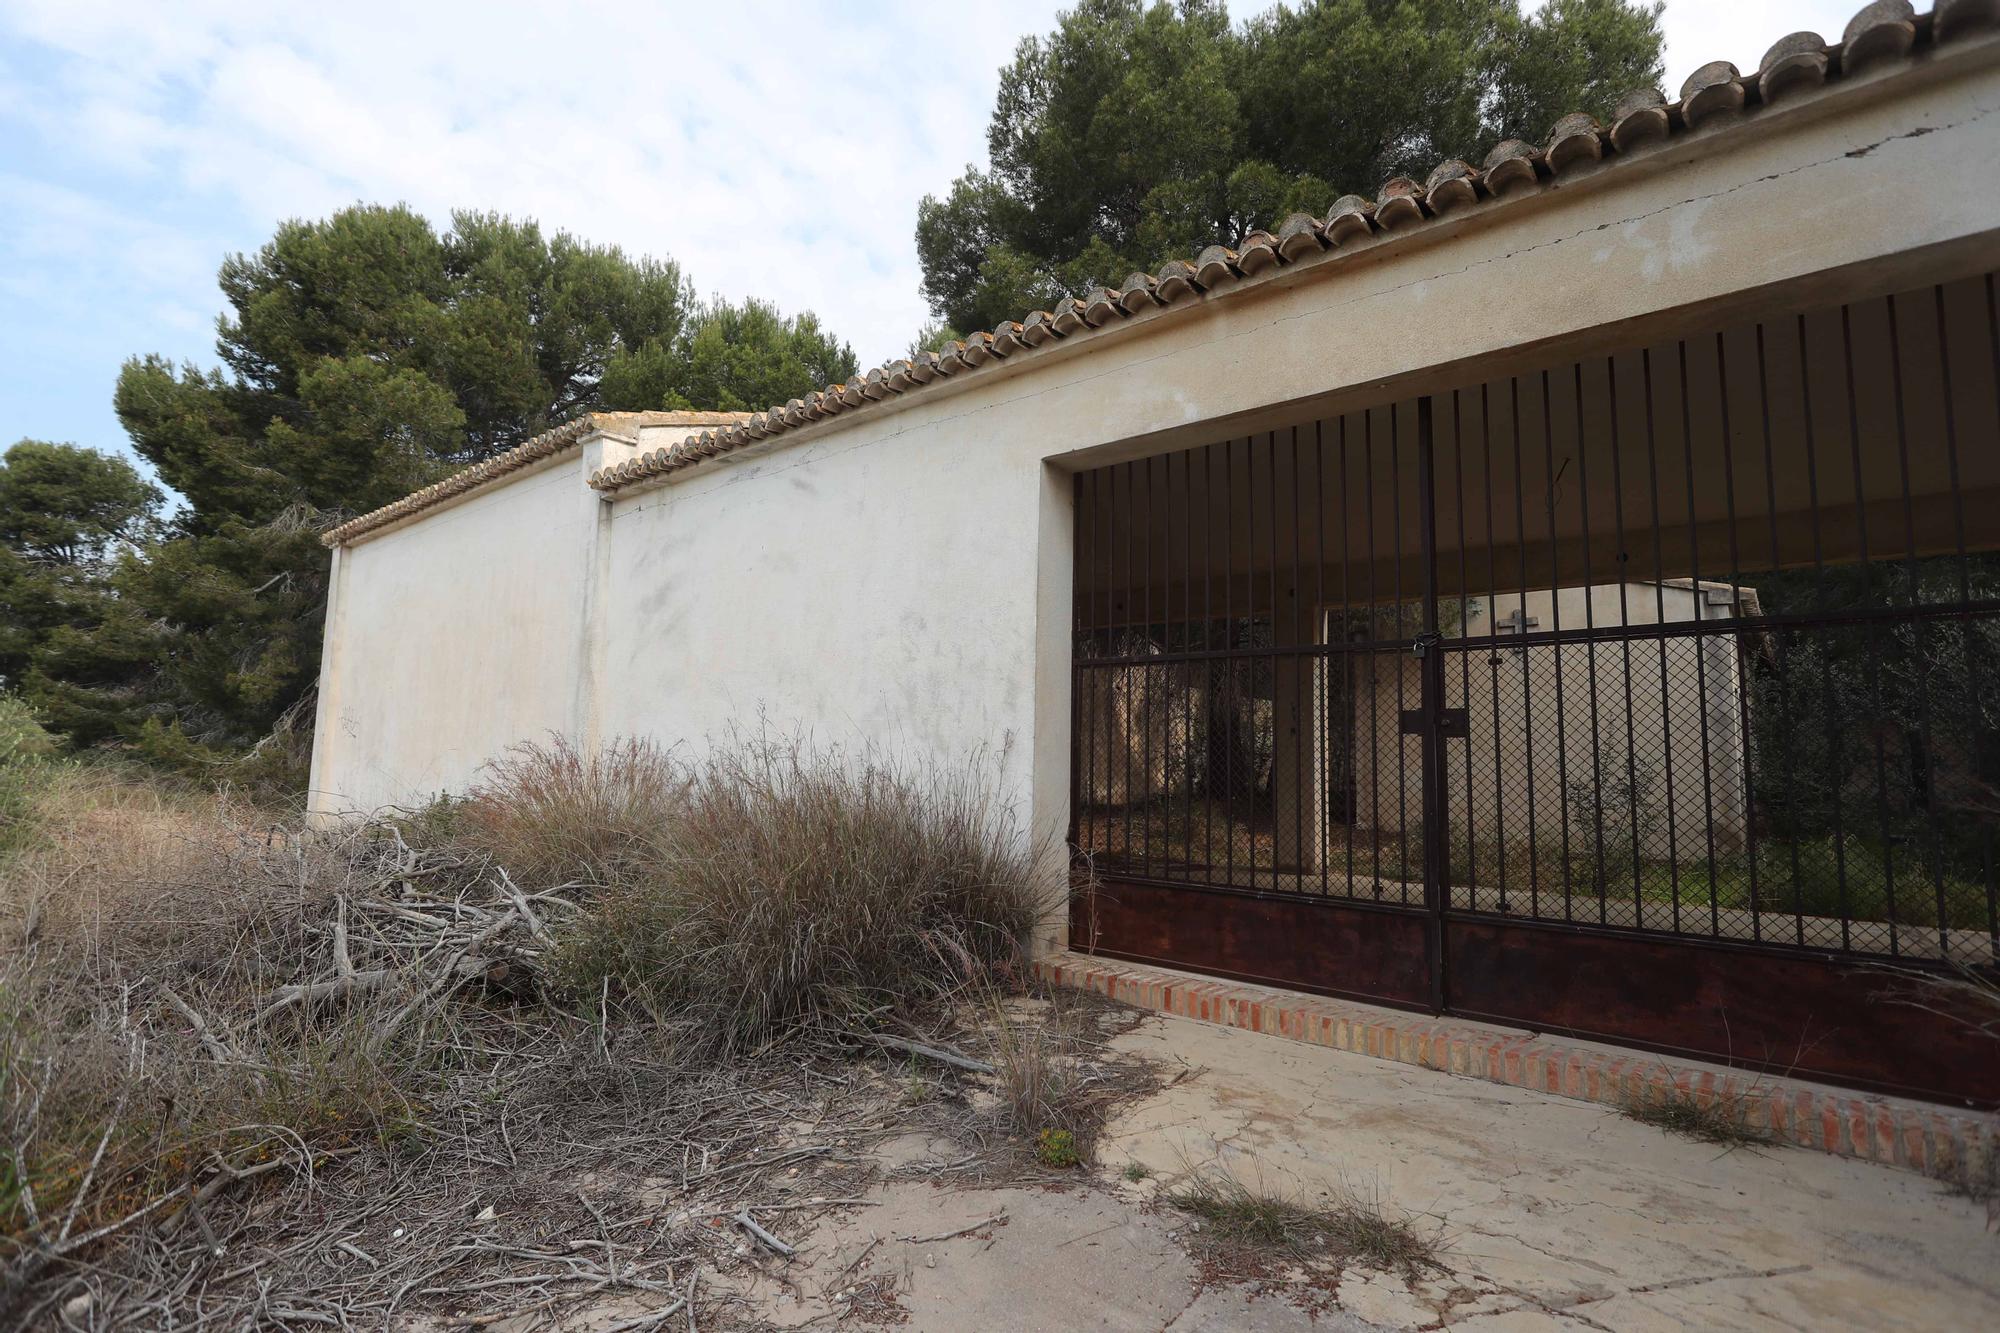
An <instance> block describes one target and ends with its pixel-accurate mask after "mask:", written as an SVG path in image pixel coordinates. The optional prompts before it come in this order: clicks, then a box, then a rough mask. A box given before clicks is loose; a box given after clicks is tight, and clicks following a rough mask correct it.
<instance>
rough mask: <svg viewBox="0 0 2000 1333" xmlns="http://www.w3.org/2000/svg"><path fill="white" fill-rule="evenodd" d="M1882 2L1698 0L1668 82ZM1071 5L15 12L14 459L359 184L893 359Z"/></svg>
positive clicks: (8, 212) (196, 347) (622, 2)
mask: <svg viewBox="0 0 2000 1333" xmlns="http://www.w3.org/2000/svg"><path fill="white" fill-rule="evenodd" d="M1859 4H1860V0H1669V3H1668V6H1667V13H1666V31H1667V76H1668V87H1669V89H1672V88H1673V87H1676V86H1678V84H1679V82H1680V80H1681V79H1682V78H1683V77H1685V76H1686V74H1687V73H1688V72H1689V71H1690V70H1692V69H1693V68H1694V67H1695V66H1697V65H1700V64H1702V63H1704V62H1706V61H1709V60H1713V59H1730V60H1734V61H1736V62H1737V64H1738V65H1740V66H1743V67H1745V68H1749V67H1752V66H1754V64H1755V62H1756V60H1757V58H1758V56H1759V55H1761V54H1762V52H1763V51H1764V49H1765V48H1766V47H1767V46H1768V45H1769V44H1770V43H1771V42H1772V41H1774V40H1775V39H1776V38H1778V37H1780V36H1782V35H1784V34H1785V33H1788V32H1791V31H1794V30H1796V29H1800V28H1811V29H1816V30H1818V31H1820V32H1823V33H1827V34H1829V35H1835V36H1837V35H1838V33H1839V30H1840V28H1841V27H1842V25H1843V24H1844V23H1845V22H1846V20H1847V18H1848V17H1849V15H1850V14H1851V12H1852V11H1853V10H1854V9H1855V8H1858V7H1859ZM1058 7H1059V5H1058V4H1057V3H1054V2H1052V0H1015V2H1014V3H1012V4H1006V5H973V4H946V3H939V0H916V2H915V3H892V2H889V0H877V2H876V3H867V2H866V0H863V2H861V3H854V4H822V5H817V6H810V5H808V4H807V3H805V0H790V2H789V3H784V2H779V3H765V2H764V0H726V2H725V3H722V4H715V3H705V4H699V5H697V4H693V3H665V4H661V3H653V4H643V3H636V2H635V0H597V2H594V3H587V4H586V3H574V2H572V3H558V4H550V3H546V0H538V2H537V3H534V4H516V3H508V2H506V0H487V2H486V3H481V4H476V5H475V4H455V3H453V4H447V3H441V2H439V0H415V3H411V2H410V0H403V2H402V3H397V4H377V3H373V2H372V0H343V2H342V3H334V4H316V5H311V6H307V5H297V4H286V3H272V2H271V0H256V2H255V3H222V2H221V0H175V2H174V3H172V4H160V3H157V0H147V2H145V3H140V2H138V0H131V2H129V3H123V4H111V3H94V2H93V0H0V446H4V444H5V443H7V442H10V441H12V440H13V439H16V438H20V437H25V436H33V437H37V438H44V439H57V440H74V441H75V442H77V443H79V444H87V445H92V446H95V447H98V448H111V449H117V448H122V447H123V446H124V438H123V434H122V432H121V431H120V430H119V428H118V423H117V420H116V418H115V417H114V416H113V415H112V412H111V405H110V399H111V388H112V383H113V380H114V379H115V377H116V375H117V371H118V366H119V364H120V362H121V361H123V360H124V358H125V357H127V356H129V355H132V354H134V353H140V352H159V353H163V354H165V355H167V356H170V357H174V358H176V359H192V360H195V361H197V362H200V363H202V364H211V363H212V362H213V359H214V357H213V337H214V321H215V317H216V314H217V313H218V311H219V309H220V307H221V297H220V295H219V294H218V292H217V290H216V287H215V270H216V266H217V264H218V263H219V262H220V260H221V259H222V257H223V255H225V254H227V253H229V252H232V251H239V250H253V249H255V248H256V247H257V246H258V245H259V244H261V243H262V242H263V241H264V240H265V239H267V238H268V237H269V235H270V233H271V231H272V229H273V227H274V226H275V224H276V223H277V222H279V221H280V220H282V219H284V218H289V217H317V216H321V215H324V214H326V213H328V212H330V211H331V210H333V209H336V208H339V207H340V206H342V205H344V204H347V203H351V202H353V201H355V200H368V201H379V202H395V201H398V200H400V201H404V202H407V203H409V204H411V205H412V206H414V207H416V208H418V209H420V210H421V211H423V212H424V213H426V214H427V215H429V216H430V217H431V218H433V219H434V220H438V221H439V222H440V223H442V221H443V220H444V219H445V218H446V216H447V214H448V212H449V210H450V209H452V208H453V207H458V206H470V207H477V208H482V209H493V210H499V211H502V212H506V213H511V214H515V215H519V216H529V217H534V218H538V219H540V220H541V222H542V223H543V224H544V225H545V226H547V227H549V228H551V229H554V228H561V229H567V230H570V231H573V232H575V233H577V234H578V235H580V236H583V237H586V238H588V239H591V240H594V241H599V242H609V243H616V244H618V245H621V246H623V247H625V248H626V249H627V250H628V251H632V252H638V253H651V254H659V255H671V256H673V257H674V258H676V259H678V260H680V261H681V263H682V264H683V265H684V266H685V267H686V269H687V271H688V272H689V273H690V274H691V276H692V277H693V278H694V280H695V282H696V284H697V285H698V286H699V287H700V288H701V290H702V291H703V292H704V293H717V294H721V295H725V296H729V297H742V296H745V295H757V296H762V297H765V298H767V299H771V300H775V301H777V302H778V303H779V305H781V306H782V307H783V308H785V309H786V310H799V309H811V310H815V311H817V312H819V314H820V315H821V316H822V317H823V318H824V319H825V320H826V322H827V323H828V324H829V325H830V326H831V327H832V328H833V329H835V330H837V331H838V332H839V333H840V334H841V335H843V336H844V337H846V338H848V339H849V340H850V341H851V342H852V343H853V344H854V349H855V351H856V352H857V353H858V354H859V355H860V357H861V360H862V363H863V364H864V365H867V364H871V363H875V362H880V361H882V360H884V359H886V358H887V357H889V356H891V355H893V354H895V353H896V352H897V351H899V350H900V349H901V348H903V347H904V346H905V345H906V344H907V343H908V341H909V337H910V334H911V333H912V332H913V331H914V330H915V329H916V328H917V327H918V326H919V325H920V324H921V323H922V322H923V320H924V318H925V316H926V311H925V309H924V305H923V301H922V299H921V298H920V297H919V296H918V294H917V284H918V270H917V260H916V251H915V246H914V243H913V241H912V238H911V233H912V229H913V226H914V222H915V217H916V204H917V200H918V199H919V198H920V197H921V196H922V195H924V194H925V193H927V192H932V191H938V190H941V189H943V188H945V187H946V186H947V185H949V183H950V181H951V179H952V177H953V176H955V175H956V174H957V173H958V172H959V171H961V170H963V168H964V167H965V165H966V164H967V163H968V162H971V161H975V160H979V159H981V158H982V155H983V149H984V130H985V125H986V119H987V115H988V112H989V110H990V109H991V107H992V104H993V94H994V89H995V86H996V82H997V72H998V70H999V67H1000V66H1001V65H1002V64H1003V63H1004V62H1005V61H1006V60H1007V58H1008V56H1009V55H1010V53H1011V52H1012V49H1013V46H1014V43H1015V42H1016V41H1017V40H1018V39H1019V38H1020V37H1021V36H1022V35H1024V34H1027V33H1031V32H1042V31H1046V30H1047V29H1048V28H1049V27H1050V26H1051V24H1052V19H1053V15H1054V12H1055V10H1056V9H1057V8H1058ZM1261 7H1262V0H1234V3H1233V4H1232V9H1233V10H1234V11H1235V12H1236V13H1237V14H1238V15H1239V16H1240V15H1242V14H1245V13H1248V12H1251V11H1252V10H1253V8H1261Z"/></svg>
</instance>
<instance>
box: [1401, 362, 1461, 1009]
mask: <svg viewBox="0 0 2000 1333" xmlns="http://www.w3.org/2000/svg"><path fill="white" fill-rule="evenodd" d="M1431 413H1432V408H1431V399H1430V396H1429V395H1428V394H1426V395H1425V396H1424V397H1422V398H1419V399H1417V494H1418V511H1417V522H1418V526H1419V541H1420V543H1421V545H1422V547H1423V581H1424V612H1423V614H1424V629H1423V632H1424V634H1425V635H1426V637H1427V640H1428V642H1429V644H1430V647H1429V650H1428V651H1427V652H1425V654H1424V655H1423V657H1422V658H1420V659H1419V661H1420V662H1421V664H1422V671H1423V678H1422V682H1421V691H1422V696H1421V697H1422V709H1423V714H1424V728H1423V737H1422V741H1423V760H1422V762H1423V782H1422V786H1423V803H1424V907H1425V909H1426V911H1425V916H1424V920H1425V945H1424V954H1425V962H1426V964H1427V966H1428V969H1429V973H1430V978H1429V979H1430V998H1431V1012H1432V1013H1438V1014H1441V1013H1443V1012H1444V1007H1445V997H1446V976H1445V967H1446V959H1445V939H1444V908H1445V895H1446V892H1447V890H1448V884H1447V879H1448V875H1449V866H1450V858H1451V850H1450V845H1449V843H1448V842H1447V839H1448V837H1449V836H1450V835H1449V834H1448V833H1447V832H1446V830H1445V820H1444V807H1445V792H1444V784H1445V774H1444V732H1443V728H1442V727H1440V726H1439V725H1438V711H1439V709H1441V708H1442V707H1443V705H1444V654H1443V653H1441V652H1440V651H1438V647H1437V643H1438V604H1437V516H1436V514H1435V512H1434V511H1435V509H1436V494H1437V486H1436V482H1437V473H1436V460H1435V459H1434V458H1433V457H1432V440H1431V427H1432V421H1431ZM1400 675H1401V673H1400V672H1399V673H1398V676H1399V677H1400Z"/></svg>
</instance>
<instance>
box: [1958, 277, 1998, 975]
mask: <svg viewBox="0 0 2000 1333" xmlns="http://www.w3.org/2000/svg"><path fill="white" fill-rule="evenodd" d="M1985 288H1986V350H1987V352H1988V354H1989V355H1990V356H1991V357H1992V359H1993V384H1994V392H1995V396H1996V399H2000V284H1996V283H1995V281H1994V275H1993V274H1991V273H1988V274H1987V275H1986V282H1985ZM1967 595H1968V596H1969V595H1970V589H1969V588H1968V589H1967ZM1986 623H1987V622H1986V621H1984V620H1978V621H1973V622H1970V623H1968V624H1967V626H1966V633H1967V635H1968V636H1969V637H1970V638H1971V640H1972V641H1973V642H1974V643H1978V642H1980V641H1981V640H1980V636H1979V634H1978V630H1979V628H1980V626H1982V625H1984V624H1986ZM1982 655H1983V654H1982ZM1973 660H1974V661H1975V662H1976V661H1977V660H1978V659H1977V657H1975V658H1974V659H1973ZM1975 674H1978V673H1977V672H1976V671H1975ZM1975 685H1976V682H1975ZM1973 697H1974V698H1976V699H1979V700H1981V701H1982V704H1981V707H1980V715H1979V724H1980V725H1981V726H1982V727H1984V725H1985V723H1986V713H1985V705H1984V703H1983V701H1984V700H1985V699H1986V697H1987V694H1986V691H1985V690H1983V689H1978V688H1975V689H1974V691H1973ZM1984 842H1985V853H1986V936H1987V940H1988V943H1989V945H1990V952H1991V955H1992V961H1993V962H1995V963H2000V877H1996V876H1995V873H1994V857H1993V835H1992V831H1991V830H1990V829H1989V830H1988V831H1987V833H1986V835H1985V839H1984Z"/></svg>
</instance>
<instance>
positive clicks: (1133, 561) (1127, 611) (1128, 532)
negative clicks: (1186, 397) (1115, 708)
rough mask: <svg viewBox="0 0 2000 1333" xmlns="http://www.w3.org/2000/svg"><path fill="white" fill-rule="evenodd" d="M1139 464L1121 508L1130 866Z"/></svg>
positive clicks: (1128, 469)
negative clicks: (1123, 563) (1133, 659)
mask: <svg viewBox="0 0 2000 1333" xmlns="http://www.w3.org/2000/svg"><path fill="white" fill-rule="evenodd" d="M1137 467H1138V465H1137V464H1135V463H1127V464H1125V466H1124V468H1123V471H1124V473H1125V476H1124V486H1123V490H1124V492H1125V503H1124V505H1123V506H1122V507H1121V508H1120V511H1119V512H1120V514H1121V516H1122V517H1123V518H1124V520H1125V594H1124V615H1123V623H1122V626H1121V629H1120V632H1119V635H1118V656H1119V657H1121V658H1125V659H1127V660H1126V663H1125V665H1123V666H1121V667H1120V668H1119V674H1120V676H1121V677H1122V679H1123V682H1124V685H1125V700H1124V707H1123V708H1122V709H1120V710H1119V713H1120V716H1119V718H1118V723H1119V725H1118V751H1119V754H1120V755H1121V756H1122V767H1123V772H1124V774H1125V792H1124V795H1125V801H1124V806H1125V837H1124V841H1123V843H1122V844H1121V846H1120V848H1119V855H1120V859H1122V860H1123V861H1124V862H1125V864H1126V865H1127V866H1131V865H1133V864H1135V861H1134V858H1133V855H1132V715H1133V713H1134V712H1135V711H1136V710H1135V709H1134V707H1133V704H1134V695H1135V694H1136V691H1135V689H1134V687H1133V680H1132V672H1133V667H1132V665H1131V662H1130V660H1129V659H1130V655H1131V653H1132V651H1133V650H1134V649H1135V647H1136V644H1135V642H1134V640H1133V636H1132V622H1133V620H1134V619H1136V604H1137V601H1138V598H1137V593H1138V587H1139V585H1138V576H1139V570H1138V565H1139V558H1138V545H1139V533H1138V528H1137V520H1138V510H1139V505H1138V501H1137V499H1136V498H1135V492H1136V491H1137V482H1136V476H1137Z"/></svg>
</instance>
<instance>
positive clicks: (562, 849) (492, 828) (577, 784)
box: [450, 736, 687, 885]
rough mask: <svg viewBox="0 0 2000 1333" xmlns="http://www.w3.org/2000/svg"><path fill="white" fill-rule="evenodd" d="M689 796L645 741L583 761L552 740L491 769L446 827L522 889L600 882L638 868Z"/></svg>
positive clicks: (511, 753)
mask: <svg viewBox="0 0 2000 1333" xmlns="http://www.w3.org/2000/svg"><path fill="white" fill-rule="evenodd" d="M686 798H687V776H686V774H685V773H684V772H683V771H682V769H681V767H680V766H679V765H678V764H676V763H675V762H674V760H673V758H672V756H671V755H669V754H668V753H667V752H666V751H665V750H662V749H661V748H660V747H659V746H657V745H655V744H653V743H652V742H651V741H646V740H635V739H627V740H621V741H616V742H614V743H613V744H611V745H610V746H608V747H607V748H605V749H603V750H600V751H598V752H596V753H594V754H588V755H586V754H580V753H578V752H577V750H576V748H575V747H574V746H572V745H571V744H570V742H569V741H567V740H565V739H563V738H562V737H560V736H557V737H554V738H552V739H551V740H550V741H549V742H548V743H547V744H546V745H536V744H529V745H517V746H514V747H513V748H511V749H509V750H508V751H507V752H506V753H505V754H503V755H501V756H500V757H499V758H498V759H495V760H494V761H492V762H491V763H489V764H488V765H487V766H486V769H485V771H484V775H483V777H482V779H481V781H480V783H479V785H478V786H476V787H474V788H473V790H472V792H471V793H470V794H469V795H468V796H467V797H466V799H465V801H464V802H463V803H462V804H461V805H459V806H458V807H457V808H456V810H455V811H453V812H452V813H453V819H452V820H451V821H450V822H451V823H452V825H453V826H454V827H455V828H456V830H457V831H458V832H460V833H461V834H462V835H463V836H464V837H466V838H467V839H469V840H470V841H471V842H472V843H474V844H475V845H477V846H478V847H479V848H480V849H481V850H483V851H485V852H487V853H488V854H490V855H491V856H492V857H493V859H494V860H495V861H497V862H499V863H500V864H501V865H503V866H506V867H507V868H508V870H509V871H510V872H511V873H512V874H513V875H514V876H515V877H516V878H517V879H519V880H521V881H522V882H523V883H528V884H539V885H556V884H567V883H583V884H593V885H603V884H611V883H616V882H618V881H621V880H624V879H627V878H630V877H631V876H632V875H633V874H634V873H636V872H638V871H639V870H640V869H641V867H642V866H643V865H644V864H645V863H646V862H647V861H648V860H649V859H650V858H649V857H648V855H647V849H648V848H649V847H650V845H651V842H652V839H653V837H654V836H655V834H656V833H657V832H658V830H659V828H660V827H661V825H663V824H664V823H666V822H667V821H668V820H669V819H672V818H674V817H675V816H677V815H678V814H679V813H680V812H681V811H682V810H684V809H685V808H686Z"/></svg>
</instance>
